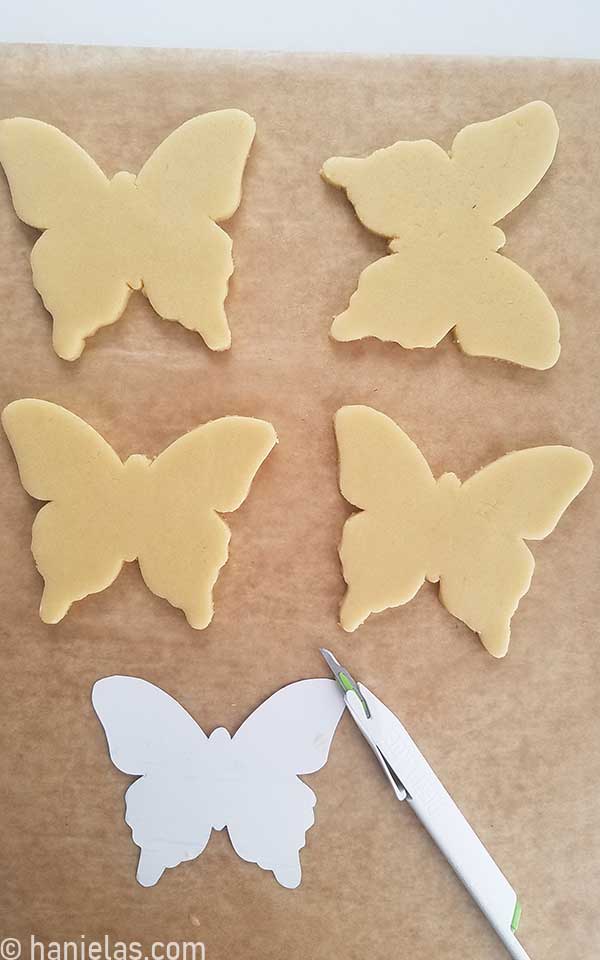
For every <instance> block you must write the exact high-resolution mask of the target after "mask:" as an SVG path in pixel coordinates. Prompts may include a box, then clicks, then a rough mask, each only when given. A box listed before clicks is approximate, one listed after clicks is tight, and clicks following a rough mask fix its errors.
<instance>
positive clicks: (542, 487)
mask: <svg viewBox="0 0 600 960" xmlns="http://www.w3.org/2000/svg"><path fill="white" fill-rule="evenodd" d="M591 472H592V462H591V460H590V458H589V457H588V456H587V454H585V453H582V452H580V451H579V450H574V449H573V448H571V447H562V446H548V447H535V448H532V449H529V450H521V451H518V452H517V453H511V454H507V455H506V456H505V457H502V458H501V459H500V460H496V461H495V462H494V463H492V464H490V465H489V466H487V467H484V468H483V469H482V470H480V471H479V472H478V473H476V474H475V475H474V476H473V477H471V478H470V479H469V480H467V481H466V482H465V483H464V484H463V485H462V487H461V488H460V491H459V494H458V496H459V510H458V514H457V526H456V528H455V530H454V534H453V538H454V543H453V545H452V552H451V554H450V556H449V557H448V558H447V560H446V562H445V564H444V565H443V568H442V574H441V578H440V598H441V600H442V602H443V604H444V606H445V607H446V608H447V609H448V610H449V611H450V613H452V614H454V616H456V617H458V618H459V619H460V620H462V621H463V622H464V623H466V624H467V625H468V626H469V627H471V629H472V630H475V631H476V632H477V633H479V635H480V637H481V641H482V643H483V644H484V646H485V647H486V649H487V650H489V652H490V653H491V654H493V655H494V656H496V657H503V656H504V655H505V653H506V652H507V649H508V644H509V640H510V621H511V617H512V615H513V614H514V612H515V610H516V609H517V606H518V603H519V600H520V599H521V597H522V596H524V594H525V593H526V592H527V590H528V589H529V585H530V582H531V577H532V574H533V569H534V560H533V557H532V555H531V553H530V551H529V550H528V548H527V547H526V545H525V543H524V542H523V541H524V540H541V539H543V538H544V537H547V536H548V534H550V533H551V532H552V530H553V529H554V527H555V526H556V524H557V523H558V521H559V519H560V517H561V516H562V514H563V513H564V511H565V510H566V509H567V507H568V506H569V504H570V503H571V501H572V500H573V499H574V498H575V497H576V496H577V494H578V493H580V491H581V490H582V489H583V487H584V486H585V485H586V483H587V482H588V480H589V478H590V475H591Z"/></svg>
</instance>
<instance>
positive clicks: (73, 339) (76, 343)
mask: <svg viewBox="0 0 600 960" xmlns="http://www.w3.org/2000/svg"><path fill="white" fill-rule="evenodd" d="M254 132H255V123H254V120H253V119H252V117H250V116H248V114H247V113H244V112H243V111H241V110H219V111H216V112H214V113H205V114H203V115H202V116H199V117H194V118H193V119H192V120H188V121H187V123H184V124H183V125H182V126H181V127H179V128H178V129H177V130H175V132H174V133H172V134H171V135H170V136H168V137H167V139H166V140H164V141H163V143H162V144H161V145H160V146H159V147H158V148H157V149H156V150H155V151H154V153H153V154H152V156H151V157H150V159H149V160H148V161H147V162H146V163H145V164H144V166H143V167H142V169H141V171H140V172H139V174H138V175H137V177H136V176H134V175H133V174H131V173H117V174H116V175H115V176H114V177H113V178H112V179H111V180H109V179H108V177H106V176H105V175H104V173H103V172H102V170H101V169H100V167H98V166H97V164H96V163H95V162H94V161H93V160H92V158H91V157H90V156H88V154H87V153H86V152H85V151H84V150H82V148H81V147H80V146H78V145H77V144H76V143H74V142H73V140H71V139H69V137H67V136H66V135H65V134H64V133H61V131H60V130H57V129H56V127H52V126H50V125H49V124H47V123H42V122H41V121H39V120H30V119H26V118H21V117H19V118H16V119H12V120H2V121H0V163H1V164H2V166H3V167H4V170H5V173H6V176H7V178H8V182H9V185H10V189H11V193H12V198H13V203H14V207H15V211H16V213H17V215H18V216H19V217H20V218H21V220H24V221H25V223H28V224H30V225H31V226H32V227H36V228H37V229H38V230H44V231H45V233H44V234H43V235H42V236H41V237H40V238H39V240H38V241H37V242H36V243H35V245H34V247H33V250H32V252H31V266H32V270H33V282H34V285H35V288H36V290H37V291H38V292H39V294H40V296H41V298H42V300H43V301H44V305H45V307H46V309H47V310H48V311H49V312H50V313H51V314H52V317H53V319H54V326H53V344H54V349H55V350H56V353H57V354H58V355H59V356H60V357H63V359H65V360H76V359H77V357H79V356H80V354H81V352H82V350H83V348H84V346H85V338H86V337H89V336H91V335H92V334H93V333H96V331H97V330H98V329H99V328H100V327H104V326H107V325H108V324H111V323H114V322H115V321H116V320H118V319H119V317H120V316H121V314H122V313H123V311H124V310H125V307H126V305H127V301H128V299H129V295H130V294H131V291H132V290H142V291H143V293H145V295H146V296H147V297H148V299H149V301H150V303H151V304H152V306H153V307H154V309H155V310H156V312H157V313H158V314H160V316H161V317H164V318H165V319H166V320H176V321H177V322H178V323H181V324H182V325H183V326H184V327H186V328H187V329H188V330H195V331H197V332H198V333H199V334H200V335H201V336H202V337H203V339H204V341H205V343H206V344H207V346H209V347H210V348H211V350H226V349H227V348H228V347H229V346H230V344H231V334H230V331H229V326H228V323H227V318H226V316H225V309H224V306H223V304H224V301H225V298H226V296H227V287H228V282H229V278H230V276H231V274H232V273H233V260H232V257H231V240H230V238H229V236H228V235H227V234H226V233H225V231H224V230H222V229H221V228H220V227H218V226H217V224H216V223H215V221H216V220H227V219H228V218H229V217H231V216H232V215H233V213H234V212H235V211H236V210H237V208H238V206H239V203H240V198H241V185H242V174H243V172H244V166H245V163H246V160H247V157H248V153H249V151H250V147H251V145H252V140H253V138H254Z"/></svg>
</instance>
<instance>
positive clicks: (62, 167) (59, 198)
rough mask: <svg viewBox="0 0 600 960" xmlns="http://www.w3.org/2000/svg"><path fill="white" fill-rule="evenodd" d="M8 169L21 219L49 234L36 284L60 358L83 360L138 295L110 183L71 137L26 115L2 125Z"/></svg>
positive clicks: (41, 245) (39, 250) (37, 257)
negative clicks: (129, 279)
mask: <svg viewBox="0 0 600 960" xmlns="http://www.w3.org/2000/svg"><path fill="white" fill-rule="evenodd" d="M0 163H1V164H2V166H3V167H4V171H5V173H6V177H7V179H8V182H9V186H10V190H11V194H12V199H13V204H14V207H15V211H16V213H17V215H18V216H19V217H20V218H21V220H23V221H24V222H25V223H28V224H30V225H31V226H33V227H36V228H37V229H38V230H44V231H45V233H44V234H43V235H42V236H41V237H40V238H39V240H38V241H37V242H36V243H35V245H34V247H33V250H32V253H31V266H32V270H33V283H34V286H35V288H36V290H37V291H38V293H39V294H40V296H41V298H42V300H43V302H44V306H45V307H46V309H47V310H48V311H49V313H51V314H52V318H53V321H54V324H53V335H52V336H53V345H54V349H55V350H56V353H57V354H58V355H59V356H60V357H62V358H63V359H65V360H75V359H76V358H77V357H79V356H80V354H81V352H82V350H83V348H84V346H85V342H84V341H85V337H88V336H90V334H92V333H95V331H96V330H98V329H99V327H101V326H105V325H107V324H110V323H114V321H115V320H118V318H119V317H120V315H121V313H122V312H123V310H124V309H125V305H126V303H127V300H128V297H129V293H130V289H129V287H128V286H127V284H126V282H125V279H124V278H123V277H122V275H121V272H120V270H119V263H118V250H117V246H118V244H117V243H116V242H115V241H116V240H117V235H116V233H115V231H114V229H113V230H112V233H111V227H110V222H111V218H110V209H111V201H110V184H109V181H108V179H107V178H106V177H105V175H104V174H103V173H102V171H101V170H100V168H99V167H98V166H97V164H96V163H95V162H94V161H93V160H92V158H91V157H90V156H88V154H87V153H86V152H85V150H83V149H82V148H81V147H80V146H79V145H78V144H76V143H75V142H74V141H73V140H71V139H70V138H69V137H68V136H66V134H64V133H62V132H61V131H60V130H57V129H56V127H53V126H51V125H50V124H47V123H42V122H41V121H39V120H31V119H28V118H23V117H18V118H15V119H12V120H2V121H0ZM113 234H114V235H113ZM111 237H112V238H111Z"/></svg>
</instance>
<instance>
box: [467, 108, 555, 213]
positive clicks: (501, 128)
mask: <svg viewBox="0 0 600 960" xmlns="http://www.w3.org/2000/svg"><path fill="white" fill-rule="evenodd" d="M557 143H558V124H557V122H556V117H555V115H554V111H553V110H552V107H550V106H548V104H547V103H543V102H542V101H541V100H535V101H533V102H532V103H527V104H525V105H524V106H522V107H519V109H518V110H513V111H511V112H510V113H506V114H504V115H503V116H501V117H497V118H496V119H494V120H485V121H483V122H482V123H473V124H471V125H470V126H468V127H464V129H463V130H461V131H460V133H458V134H457V135H456V137H455V138H454V143H453V144H452V150H451V151H450V154H451V157H452V166H453V167H454V168H455V169H456V170H457V172H458V173H459V174H460V177H461V179H462V180H463V182H464V183H465V184H466V186H467V190H468V194H469V197H470V200H471V202H472V203H473V204H476V207H477V210H478V212H479V213H480V214H481V215H482V216H483V217H485V218H486V219H487V220H488V221H489V222H490V223H496V222H497V221H498V220H502V218H503V217H505V216H506V215H507V214H508V213H510V211H511V210H513V209H514V208H515V207H516V206H518V205H519V204H520V203H521V201H522V200H524V199H525V197H527V196H529V194H530V193H531V191H532V190H533V189H534V188H535V187H536V186H537V184H538V183H539V182H540V180H541V179H542V177H543V176H544V174H545V173H546V171H547V170H548V167H549V166H550V164H551V163H552V160H553V159H554V154H555V152H556V146H557Z"/></svg>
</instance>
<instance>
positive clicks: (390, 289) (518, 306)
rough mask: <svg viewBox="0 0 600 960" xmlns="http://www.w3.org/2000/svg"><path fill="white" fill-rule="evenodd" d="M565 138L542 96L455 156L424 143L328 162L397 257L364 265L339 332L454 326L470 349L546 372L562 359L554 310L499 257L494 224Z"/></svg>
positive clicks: (408, 332)
mask: <svg viewBox="0 0 600 960" xmlns="http://www.w3.org/2000/svg"><path fill="white" fill-rule="evenodd" d="M557 141H558V126H557V123H556V118H555V116H554V113H553V111H552V109H551V108H550V107H549V106H548V105H547V104H545V103H542V102H540V101H537V102H534V103H528V104H526V106H524V107H521V108H520V109H518V110H515V111H513V112H512V113H507V114H506V115H505V116H502V117H498V118H497V119H496V120H489V121H486V122H484V123H475V124H473V125H471V126H468V127H465V128H464V130H461V132H460V133H459V134H458V135H457V136H456V137H455V139H454V143H453V144H452V149H451V150H450V154H449V155H448V153H446V151H445V150H443V149H442V148H441V147H440V146H438V145H437V144H436V143H433V142H432V141H431V140H417V141H399V142H398V143H394V144H393V145H392V146H391V147H387V148H385V149H383V150H376V151H375V153H373V154H371V156H370V157H367V158H366V159H364V160H361V159H353V158H349V157H333V158H332V159H330V160H327V162H326V163H325V165H324V167H323V170H322V171H321V172H322V175H323V177H324V178H325V180H327V181H328V182H329V183H332V184H334V185H335V186H338V187H343V188H344V189H345V190H346V192H347V194H348V198H349V200H350V201H351V203H352V204H353V205H354V207H355V209H356V213H357V215H358V217H359V219H360V220H361V221H362V223H364V224H365V226H366V227H368V228H369V229H370V230H372V231H373V232H374V233H378V234H381V235H382V236H384V237H388V238H391V242H390V245H389V246H390V250H391V252H392V255H391V256H386V257H383V258H382V259H381V260H377V261H376V262H375V263H373V264H371V265H370V266H368V267H367V268H366V269H365V270H364V271H363V272H362V274H361V276H360V280H359V284H358V289H357V290H356V292H355V293H354V294H353V296H352V298H351V300H350V304H349V306H348V308H347V310H345V311H344V313H341V314H340V315H339V316H338V317H336V318H335V320H334V322H333V326H332V328H331V335H332V337H333V338H334V339H335V340H359V339H361V338H363V337H377V338H378V339H380V340H388V341H390V340H391V341H395V342H396V343H399V344H401V345H402V346H403V347H409V348H410V347H434V346H435V345H436V344H437V343H439V341H440V340H441V339H442V338H443V337H444V336H446V334H447V333H448V332H449V331H450V330H452V329H453V330H454V336H455V338H456V340H457V341H458V343H459V345H460V347H461V348H462V350H464V352H465V353H467V354H472V355H475V356H484V357H497V358H500V359H503V360H511V361H512V362H513V363H519V364H521V365H522V366H525V367H534V368H536V369H539V370H545V369H546V368H548V367H551V366H552V365H553V364H555V363H556V361H557V359H558V355H559V352H560V344H559V324H558V318H557V316H556V313H555V311H554V308H553V307H552V304H551V303H550V301H549V300H548V297H547V296H546V294H545V293H544V292H543V290H542V289H541V288H540V287H539V286H538V284H537V283H536V282H535V280H534V279H533V278H532V277H530V276H529V274H528V273H526V272H525V271H524V270H522V269H521V267H518V266H517V265H516V264H515V263H513V262H512V260H509V259H508V257H505V256H502V255H501V254H499V253H498V252H497V251H498V250H499V249H500V248H501V247H502V246H503V245H504V242H505V236H504V234H503V232H502V231H501V230H500V229H499V228H498V227H496V226H494V224H495V223H496V222H497V221H498V220H502V218H503V217H505V216H506V215H507V213H509V212H510V211H511V210H512V209H513V208H514V207H516V206H517V205H518V204H519V203H521V201H522V200H524V199H525V197H526V196H527V195H528V194H529V193H531V191H532V190H533V189H534V187H535V186H536V184H537V183H539V181H540V180H541V178H542V177H543V175H544V174H545V172H546V170H547V169H548V167H549V166H550V164H551V162H552V159H553V157H554V153H555V150H556V144H557Z"/></svg>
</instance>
